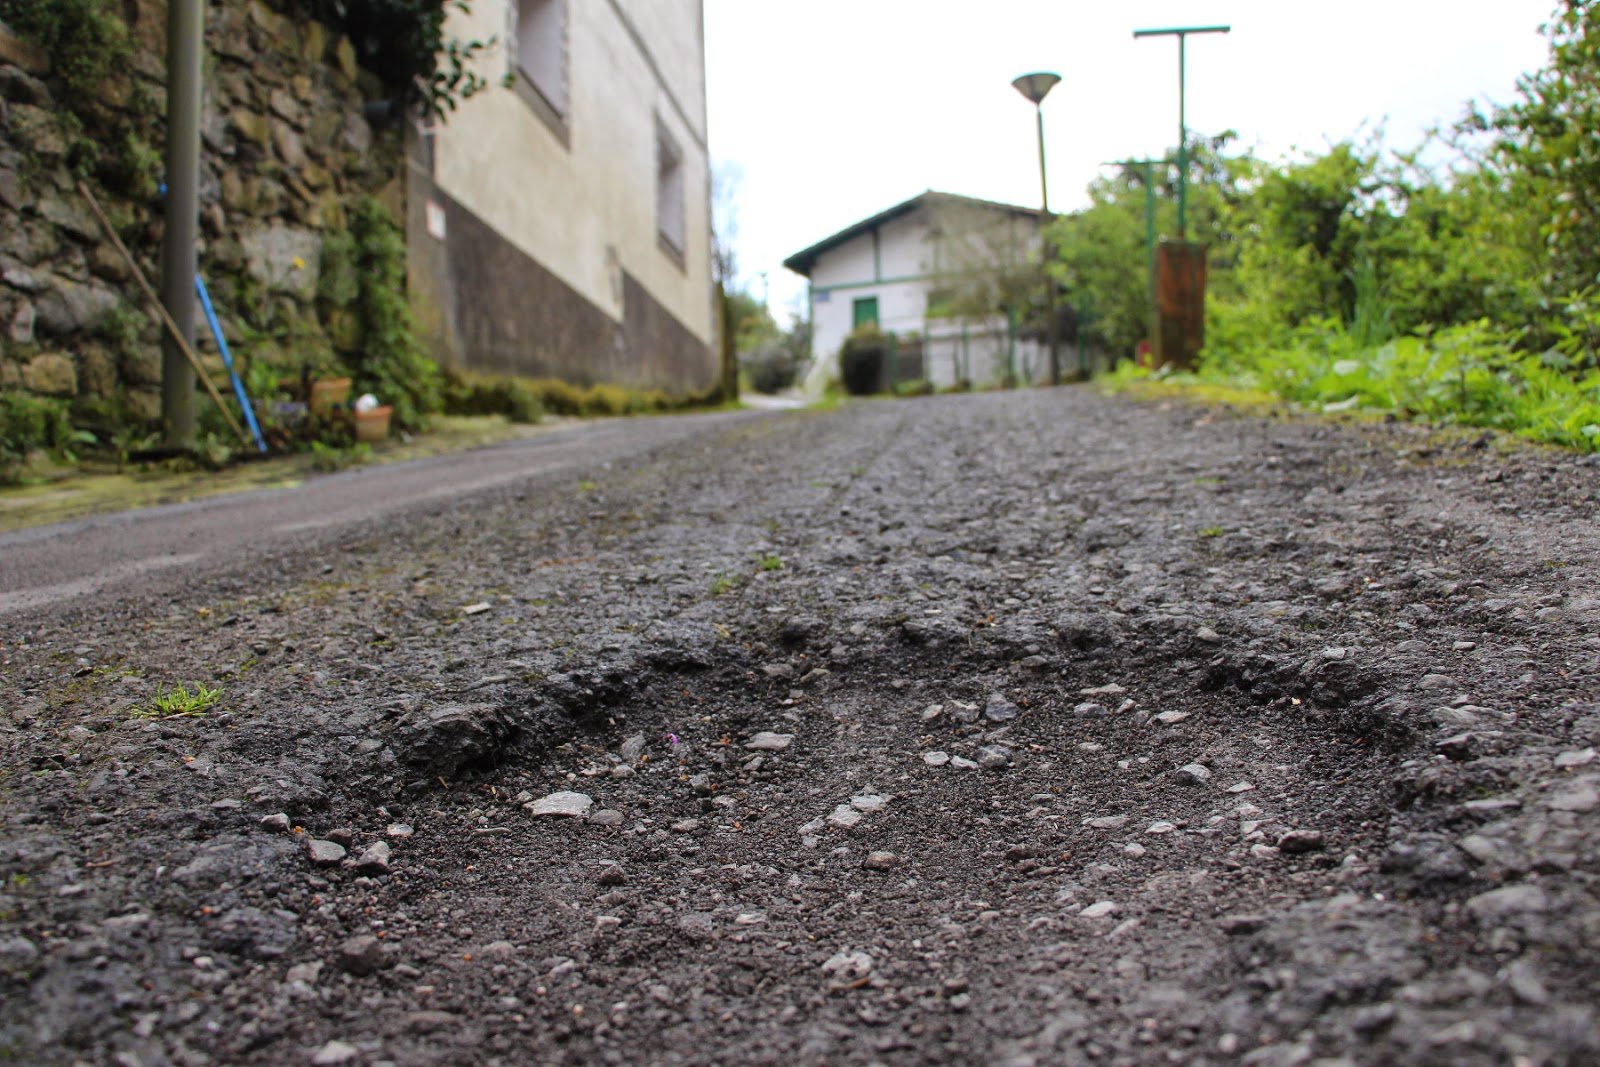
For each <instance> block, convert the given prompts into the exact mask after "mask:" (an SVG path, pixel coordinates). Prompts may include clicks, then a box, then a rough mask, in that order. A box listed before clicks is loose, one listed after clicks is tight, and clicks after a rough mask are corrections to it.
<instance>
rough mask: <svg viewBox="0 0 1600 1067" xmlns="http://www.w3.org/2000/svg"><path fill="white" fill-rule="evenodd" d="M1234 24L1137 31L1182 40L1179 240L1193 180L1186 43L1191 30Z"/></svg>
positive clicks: (1220, 28)
mask: <svg viewBox="0 0 1600 1067" xmlns="http://www.w3.org/2000/svg"><path fill="white" fill-rule="evenodd" d="M1232 29H1233V27H1232V26H1183V27H1179V28H1175V29H1167V30H1134V31H1133V36H1134V37H1135V38H1138V37H1176V38H1177V39H1178V240H1180V241H1181V240H1183V239H1184V238H1185V237H1186V236H1187V235H1188V231H1187V229H1186V226H1187V223H1188V183H1189V124H1188V119H1187V116H1186V115H1185V114H1184V108H1185V98H1184V79H1185V77H1186V74H1187V71H1186V69H1185V67H1186V59H1187V57H1186V55H1185V44H1186V42H1187V41H1188V38H1189V34H1191V33H1228V32H1229V31H1230V30H1232Z"/></svg>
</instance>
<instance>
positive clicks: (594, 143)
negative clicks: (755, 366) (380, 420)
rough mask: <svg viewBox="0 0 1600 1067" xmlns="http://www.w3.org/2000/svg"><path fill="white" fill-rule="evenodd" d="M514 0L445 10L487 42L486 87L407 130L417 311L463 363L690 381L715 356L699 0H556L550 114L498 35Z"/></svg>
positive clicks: (709, 372)
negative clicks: (490, 42) (667, 221)
mask: <svg viewBox="0 0 1600 1067" xmlns="http://www.w3.org/2000/svg"><path fill="white" fill-rule="evenodd" d="M516 4H517V0H479V2H478V3H474V4H473V5H472V7H471V11H470V13H466V14H464V13H462V12H460V11H458V10H455V9H452V11H451V15H450V21H449V23H448V29H447V32H448V33H449V34H452V35H454V36H456V37H458V38H461V39H478V40H482V39H487V38H489V37H491V36H497V37H499V38H500V40H501V42H502V43H500V44H497V45H496V47H495V48H494V49H492V50H490V52H489V53H488V54H487V55H486V56H485V57H483V58H482V61H481V62H480V63H479V68H478V69H479V71H480V73H481V74H482V75H483V76H484V77H485V78H486V79H487V80H489V81H490V82H491V84H492V87H491V88H489V89H487V90H485V91H483V92H482V93H480V94H478V95H476V96H474V97H473V98H472V99H470V100H467V101H465V102H463V103H462V105H461V107H460V108H459V110H457V111H456V112H455V113H454V114H453V115H451V117H450V119H449V121H448V122H447V123H445V124H443V125H440V126H438V127H436V128H434V129H433V131H432V132H431V133H430V134H425V135H420V136H419V137H418V138H417V139H416V143H415V144H414V147H413V152H412V161H413V166H412V167H411V168H410V185H411V188H410V192H411V197H410V201H411V203H410V213H411V217H412V226H411V238H412V239H411V244H412V246H413V254H412V260H411V266H412V285H413V293H412V298H413V303H414V305H415V306H416V310H417V314H418V319H419V322H421V323H422V325H423V326H424V328H425V329H426V330H427V331H428V333H429V336H430V339H431V340H432V341H433V342H434V343H435V345H436V346H437V347H438V348H439V349H440V350H441V352H442V353H443V354H444V355H445V358H446V359H447V360H448V361H451V362H455V363H456V364H458V365H461V366H464V367H467V368H472V369H485V370H495V371H511V372H516V373H522V374H527V375H532V376H553V377H560V378H564V379H566V380H569V381H574V382H578V383H590V382H595V381H611V382H618V383H622V384H628V385H639V386H654V387H661V388H666V389H670V390H676V391H685V390H690V389H703V388H706V387H708V386H709V385H711V384H712V383H713V382H714V381H715V378H716V370H717V364H716V360H715V358H714V355H713V352H712V344H711V342H712V339H713V333H714V327H713V315H712V283H711V205H710V200H711V197H710V188H711V185H710V182H711V177H710V162H709V157H708V154H707V150H706V117H705V62H704V51H703V45H702V40H703V34H702V24H701V5H700V0H566V41H565V53H564V74H565V77H564V85H563V88H564V92H563V93H562V94H561V95H562V96H563V97H564V102H565V113H564V115H563V116H557V117H555V118H554V119H553V120H552V116H553V115H554V113H553V112H551V111H550V110H549V108H548V107H547V106H541V104H540V101H538V100H537V99H536V98H535V95H534V92H533V90H532V89H531V88H530V86H529V85H527V84H525V83H523V82H521V81H520V80H519V79H520V78H521V76H520V75H518V74H516V63H515V56H514V52H513V50H512V49H511V48H509V47H507V46H506V45H505V44H504V43H503V42H504V41H505V40H507V39H508V38H510V37H511V36H512V34H511V27H512V24H513V19H514V16H513V11H514V9H515V7H516ZM508 71H510V72H511V73H512V75H513V78H512V81H513V84H512V85H511V86H505V85H502V84H501V81H502V79H503V77H504V76H505V74H506V73H507V72H508ZM662 135H665V137H666V138H667V139H668V140H669V141H670V143H671V144H672V145H673V146H674V148H675V150H676V153H677V155H678V158H679V166H680V168H681V184H682V189H683V193H682V212H683V218H682V248H681V250H678V251H673V250H671V249H667V248H664V247H663V246H662V241H661V238H660V223H661V219H660V218H659V217H658V195H657V194H658V189H657V181H658V146H659V143H660V138H661V136H662ZM430 202H431V203H432V204H433V208H432V209H431V212H432V216H433V220H432V221H433V223H434V224H433V225H432V227H431V228H430V225H429V223H430V219H429V213H430V209H429V206H428V205H429V203H430ZM441 218H442V219H443V221H444V223H445V226H444V236H443V237H442V238H441V237H439V236H438V230H439V227H438V225H437V222H438V220H439V219H441Z"/></svg>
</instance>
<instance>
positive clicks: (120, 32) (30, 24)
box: [0, 0, 133, 106]
mask: <svg viewBox="0 0 1600 1067" xmlns="http://www.w3.org/2000/svg"><path fill="white" fill-rule="evenodd" d="M116 7H117V5H116V4H114V3H112V2H111V0H0V20H4V21H5V23H6V25H8V26H10V27H11V28H12V29H14V30H16V31H17V32H18V33H20V34H21V35H22V36H23V37H25V38H27V39H28V40H30V41H32V42H33V43H34V44H36V45H38V46H39V48H41V49H43V51H44V53H45V54H46V55H47V56H49V57H50V69H51V71H52V73H54V74H55V75H56V76H57V77H59V78H60V79H61V83H62V85H63V86H64V87H65V88H66V90H67V99H68V100H70V101H73V102H74V103H76V104H78V105H80V106H83V105H86V104H87V103H88V102H90V101H94V100H98V99H100V93H99V89H100V83H101V82H103V81H104V80H105V79H106V78H107V77H108V76H109V75H110V74H111V73H112V72H113V71H120V70H122V69H123V68H124V65H125V64H126V62H127V60H128V59H129V58H131V57H132V55H133V49H132V46H131V45H130V44H129V43H128V28H127V26H126V25H125V24H124V23H123V21H122V19H121V18H120V17H119V16H118V15H117V13H116V10H115V9H116Z"/></svg>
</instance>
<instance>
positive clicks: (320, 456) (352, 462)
mask: <svg viewBox="0 0 1600 1067" xmlns="http://www.w3.org/2000/svg"><path fill="white" fill-rule="evenodd" d="M371 458H372V446H371V445H369V444H367V443H366V442H365V441H357V442H356V443H355V444H353V445H350V446H349V447H348V448H341V447H340V446H338V445H330V444H328V443H327V442H326V441H312V442H311V465H312V466H314V467H316V468H317V470H319V471H325V472H327V473H329V474H331V473H333V472H334V471H342V470H344V469H345V468H346V467H359V466H360V465H361V464H363V463H365V462H366V461H367V460H369V459H371Z"/></svg>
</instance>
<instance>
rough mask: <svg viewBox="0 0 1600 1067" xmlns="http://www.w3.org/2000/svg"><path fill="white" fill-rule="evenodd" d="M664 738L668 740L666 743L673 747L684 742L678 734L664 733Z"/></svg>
mask: <svg viewBox="0 0 1600 1067" xmlns="http://www.w3.org/2000/svg"><path fill="white" fill-rule="evenodd" d="M662 740H664V741H666V743H667V744H669V745H671V746H672V747H673V748H677V747H678V746H679V745H680V744H682V743H683V742H681V741H679V740H678V735H677V734H663V735H662Z"/></svg>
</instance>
